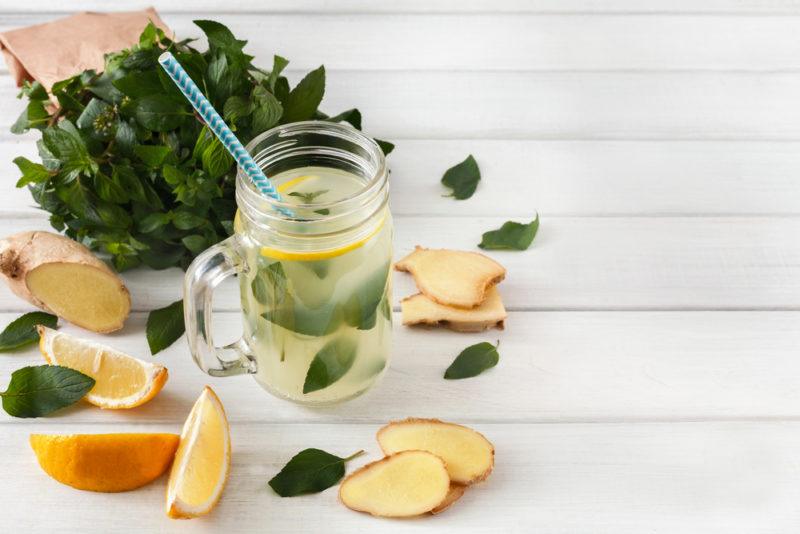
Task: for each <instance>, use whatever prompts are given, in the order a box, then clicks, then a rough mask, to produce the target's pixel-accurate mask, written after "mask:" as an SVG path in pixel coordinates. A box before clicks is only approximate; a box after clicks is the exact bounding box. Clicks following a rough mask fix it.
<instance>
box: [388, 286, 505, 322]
mask: <svg viewBox="0 0 800 534" xmlns="http://www.w3.org/2000/svg"><path fill="white" fill-rule="evenodd" d="M400 309H401V310H402V311H403V324H404V325H407V326H408V325H416V324H426V325H438V324H442V325H444V326H446V327H448V328H449V329H451V330H455V331H456V332H481V331H483V330H486V329H487V328H491V327H493V326H496V327H497V328H500V329H502V328H503V321H505V319H506V317H507V314H506V309H505V307H504V306H503V301H502V300H501V299H500V293H498V292H497V288H495V287H492V288H490V289H489V290H488V291H487V293H486V300H485V301H484V302H483V303H482V304H480V305H479V306H477V307H475V308H472V309H469V310H465V309H463V308H453V307H451V306H443V305H441V304H439V303H437V302H434V301H432V300H431V299H429V298H428V297H426V296H425V295H423V294H422V293H417V294H416V295H412V296H410V297H407V298H405V299H403V300H401V301H400Z"/></svg>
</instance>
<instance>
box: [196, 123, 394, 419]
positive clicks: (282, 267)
mask: <svg viewBox="0 0 800 534" xmlns="http://www.w3.org/2000/svg"><path fill="white" fill-rule="evenodd" d="M247 149H248V150H249V151H250V153H251V154H252V155H253V156H254V158H255V160H256V162H257V163H258V164H259V165H260V166H261V168H262V169H263V170H264V173H265V174H266V175H267V176H269V177H270V179H271V180H272V182H273V184H274V185H275V187H276V188H277V189H278V192H280V193H281V196H282V198H283V201H282V202H278V201H275V200H272V199H270V198H267V197H265V196H264V195H262V194H261V193H259V192H258V190H257V189H256V188H255V186H254V185H253V184H252V183H251V182H250V180H249V179H248V177H247V176H246V175H245V174H244V173H243V172H242V171H241V169H240V170H239V173H238V175H237V178H236V202H237V205H238V208H239V211H238V213H237V216H236V220H235V221H234V234H233V235H232V236H231V237H229V238H228V239H226V240H225V241H222V242H221V243H219V244H217V245H214V246H213V247H211V248H209V249H208V250H206V251H205V252H203V253H202V254H200V255H199V256H198V257H197V258H196V259H195V260H194V262H193V263H192V264H191V266H190V267H189V269H188V270H187V272H186V278H185V283H184V314H185V322H186V335H187V339H188V342H189V346H190V349H191V353H192V356H193V358H194V360H195V362H197V365H198V366H200V368H201V369H203V371H205V372H207V373H208V374H210V375H212V376H229V375H234V374H240V373H252V374H253V375H254V376H255V379H256V380H257V381H258V382H259V383H260V384H261V385H262V386H263V387H264V388H265V389H267V390H268V391H270V392H272V393H273V394H275V395H277V396H279V397H282V398H285V399H289V400H292V401H295V402H298V403H302V404H310V405H322V404H330V403H335V402H340V401H344V400H347V399H350V398H353V397H355V396H357V395H359V394H361V393H363V392H365V391H366V390H367V389H369V388H370V387H371V386H372V385H374V384H375V383H376V381H377V380H378V379H380V377H381V376H382V375H383V373H384V372H385V370H386V367H387V366H388V363H389V353H390V349H391V336H392V311H391V277H390V272H391V271H390V268H391V260H392V218H391V214H390V212H389V205H388V190H389V188H388V170H387V168H386V163H385V159H384V156H383V152H382V151H381V149H380V148H379V147H378V145H377V144H376V143H375V142H374V141H373V140H372V139H370V138H368V137H366V136H365V135H363V134H362V133H361V132H359V131H357V130H356V129H354V128H352V127H350V126H349V125H343V124H334V123H330V122H324V121H308V122H299V123H293V124H289V125H286V126H279V127H277V128H273V129H272V130H269V131H267V132H265V133H263V134H261V135H259V136H258V137H256V138H255V139H253V141H251V142H250V144H249V145H248V146H247ZM232 275H238V278H239V288H240V293H241V308H242V316H243V322H244V324H243V330H244V334H243V336H242V338H241V339H239V340H238V341H236V342H235V343H232V344H230V345H227V346H224V347H217V346H215V345H214V342H213V337H212V324H211V319H212V313H211V296H212V292H213V291H214V288H215V287H216V286H217V285H219V283H220V282H222V280H224V279H225V278H227V277H229V276H232Z"/></svg>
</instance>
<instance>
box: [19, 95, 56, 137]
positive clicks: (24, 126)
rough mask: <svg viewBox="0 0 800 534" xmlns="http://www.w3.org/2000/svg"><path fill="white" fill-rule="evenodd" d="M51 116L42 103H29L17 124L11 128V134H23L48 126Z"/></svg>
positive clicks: (34, 101) (35, 101)
mask: <svg viewBox="0 0 800 534" xmlns="http://www.w3.org/2000/svg"><path fill="white" fill-rule="evenodd" d="M49 119H50V114H49V113H47V110H45V109H44V105H43V104H42V102H40V101H38V100H32V101H31V102H29V103H28V105H27V106H26V107H25V109H24V110H22V113H20V115H19V117H18V118H17V120H16V122H14V124H13V125H12V126H11V133H15V134H21V133H25V132H27V131H28V130H29V129H31V128H40V127H43V126H44V125H45V124H47V121H48V120H49Z"/></svg>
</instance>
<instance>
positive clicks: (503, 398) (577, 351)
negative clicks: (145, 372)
mask: <svg viewBox="0 0 800 534" xmlns="http://www.w3.org/2000/svg"><path fill="white" fill-rule="evenodd" d="M14 317H16V315H15V314H0V324H2V325H5V324H7V323H8V322H10V321H11V320H12V319H13V318H14ZM145 319H146V316H145V314H142V313H138V314H134V315H133V316H132V317H131V319H130V320H129V321H128V324H127V325H126V327H125V329H124V330H123V331H122V332H120V333H117V334H113V335H111V336H100V335H96V334H91V333H88V332H85V331H82V330H80V329H78V328H76V327H73V326H71V325H64V326H62V329H63V330H64V331H67V332H70V333H73V334H75V335H79V336H82V337H89V338H92V339H96V340H98V341H100V342H102V343H106V344H109V345H111V346H113V347H115V348H117V349H119V350H122V351H124V352H127V353H130V354H132V355H135V356H138V357H141V358H143V359H146V360H149V359H150V356H149V350H148V349H147V342H146V340H145V334H144V324H145ZM396 319H397V321H396V324H395V329H394V345H393V347H394V348H393V355H392V357H393V359H392V362H391V364H390V367H389V371H388V372H387V375H386V376H385V378H384V379H383V381H382V382H381V383H380V384H378V385H377V386H376V387H375V389H374V390H373V391H371V392H369V393H368V394H367V395H365V396H363V397H361V398H359V399H356V400H354V401H351V402H349V403H345V404H343V405H340V406H335V407H330V408H325V409H318V410H308V409H305V408H301V407H298V406H296V405H294V404H291V403H288V402H286V401H282V400H279V399H276V398H274V397H272V396H270V395H269V394H268V393H266V392H265V391H263V390H262V389H261V387H260V386H259V385H258V384H257V383H256V382H255V381H254V380H253V379H251V378H250V377H248V376H237V377H233V378H211V377H208V376H206V375H204V374H203V372H202V371H201V370H200V369H198V368H197V367H196V366H195V363H194V361H192V359H191V357H190V356H189V354H188V350H187V346H186V343H185V341H184V340H183V339H181V340H179V341H178V342H176V343H175V344H174V345H173V346H171V347H170V348H168V349H166V350H165V351H164V352H163V353H160V354H158V355H157V356H156V357H155V360H156V361H159V362H162V363H163V364H164V365H166V366H167V367H168V369H169V373H170V378H169V381H168V382H167V385H166V388H165V389H164V391H162V393H161V394H160V395H159V396H158V397H156V398H155V399H154V400H153V401H151V402H150V403H148V404H146V405H145V406H142V407H141V408H137V409H135V410H130V411H122V412H110V411H103V410H99V409H97V408H94V407H91V406H89V405H80V406H76V407H73V408H69V409H66V410H63V411H62V412H59V413H58V414H57V415H55V416H53V417H50V418H48V419H46V420H41V419H39V420H34V419H14V418H11V417H10V416H8V415H6V414H5V413H0V424H2V425H4V427H5V426H8V425H12V424H17V425H21V424H25V425H31V426H34V427H36V426H38V425H41V424H43V423H44V422H45V421H47V422H53V423H57V424H62V423H63V424H65V425H66V424H68V425H70V426H71V425H73V424H77V423H100V422H103V423H111V422H115V421H116V422H128V423H136V424H144V423H156V422H177V421H181V420H182V419H183V418H184V417H185V414H186V413H187V412H188V410H189V409H190V408H191V406H192V402H193V401H194V399H195V398H196V396H197V395H198V394H199V392H200V389H201V388H202V386H203V384H211V385H212V386H213V387H214V388H215V390H216V391H217V392H218V393H219V394H220V395H221V397H222V398H223V400H225V401H226V406H227V408H228V414H229V417H230V418H231V419H232V420H234V421H237V422H254V421H259V422H292V421H295V422H297V421H300V422H326V423H333V422H336V423H342V422H370V423H380V422H382V421H386V420H389V419H398V418H404V417H408V416H418V417H441V418H444V419H454V420H459V421H463V422H472V423H484V422H558V421H573V422H576V421H591V422H603V421H605V422H608V421H642V420H683V421H685V420H709V419H758V418H768V419H771V418H780V417H783V418H792V419H796V418H798V417H800V396H798V394H797V373H796V367H797V351H796V349H797V346H798V343H800V329H798V328H797V326H798V324H800V313H798V312H512V313H511V315H510V317H509V319H508V321H507V329H506V330H505V331H503V332H498V331H492V332H486V333H482V334H457V333H453V332H449V331H444V330H427V329H418V328H408V327H403V326H401V325H400V324H399V322H400V321H399V314H397V316H396ZM214 321H215V323H214V324H215V331H216V336H217V341H218V342H230V341H233V340H234V339H235V338H236V337H237V336H238V335H240V332H241V317H240V315H239V314H238V313H234V312H231V313H219V314H217V315H215V318H214ZM498 339H499V340H500V348H499V351H500V355H501V356H500V363H499V364H498V365H497V367H495V368H494V369H492V370H491V371H488V372H487V373H485V374H484V375H482V376H480V377H477V378H473V379H468V380H457V381H451V380H444V379H443V378H442V375H443V373H444V370H445V369H446V368H447V366H448V365H449V364H450V362H451V361H452V360H453V358H455V356H456V355H457V354H458V353H459V352H460V351H461V350H462V349H463V348H464V347H467V346H468V345H471V344H473V343H477V342H480V341H490V342H493V343H494V342H495V341H496V340H498ZM41 363H43V360H42V357H41V355H40V354H39V352H38V349H37V348H36V347H30V348H28V349H24V350H22V351H19V352H18V353H14V354H8V355H5V356H3V358H0V380H2V384H3V385H4V384H5V383H7V380H8V377H9V376H10V374H11V372H13V371H14V370H16V369H18V368H21V367H23V366H25V365H40V364H41ZM0 434H2V433H1V432H0Z"/></svg>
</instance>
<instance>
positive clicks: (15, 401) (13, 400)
mask: <svg viewBox="0 0 800 534" xmlns="http://www.w3.org/2000/svg"><path fill="white" fill-rule="evenodd" d="M93 387H94V379H93V378H92V377H90V376H86V375H85V374H83V373H81V372H79V371H76V370H74V369H70V368H68V367H61V366H59V365H39V366H35V367H23V368H22V369H17V370H16V371H14V372H13V373H11V382H10V383H9V384H8V388H7V389H6V390H5V391H4V392H2V393H0V397H2V399H3V409H4V410H5V411H6V413H8V414H9V415H11V416H13V417H41V416H43V415H47V414H49V413H51V412H54V411H56V410H58V409H60V408H64V407H66V406H69V405H70V404H74V403H76V402H78V401H79V400H80V399H82V398H83V396H84V395H86V394H87V393H88V392H89V390H90V389H92V388H93Z"/></svg>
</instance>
